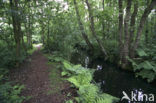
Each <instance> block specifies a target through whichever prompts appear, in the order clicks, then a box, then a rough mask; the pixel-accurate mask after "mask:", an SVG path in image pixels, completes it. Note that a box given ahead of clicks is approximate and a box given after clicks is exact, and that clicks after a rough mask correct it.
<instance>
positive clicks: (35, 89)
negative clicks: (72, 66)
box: [10, 50, 69, 103]
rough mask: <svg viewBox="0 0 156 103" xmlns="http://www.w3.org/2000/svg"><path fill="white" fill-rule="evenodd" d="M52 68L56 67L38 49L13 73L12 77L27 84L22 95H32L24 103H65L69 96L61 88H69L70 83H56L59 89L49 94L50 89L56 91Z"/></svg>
mask: <svg viewBox="0 0 156 103" xmlns="http://www.w3.org/2000/svg"><path fill="white" fill-rule="evenodd" d="M51 69H56V68H52V67H51V66H50V65H48V59H47V58H46V57H45V56H44V55H43V53H42V52H41V51H40V50H37V51H35V52H34V53H33V54H32V56H31V57H30V58H29V59H28V60H27V61H25V62H24V63H23V64H22V65H21V66H20V68H19V69H18V70H16V71H14V72H13V73H11V75H10V76H11V79H13V80H14V81H16V82H17V83H20V84H24V85H25V89H24V90H23V91H22V94H21V95H23V96H31V99H29V100H28V101H24V102H23V103H64V101H65V100H66V99H67V97H66V96H65V94H62V93H61V90H64V89H65V88H68V86H69V84H68V83H65V84H54V86H58V87H57V88H58V89H59V90H57V91H56V92H55V93H50V94H48V92H50V91H55V87H51V83H53V81H51V80H50V77H49V74H50V71H51ZM56 78H57V77H56ZM53 79H55V78H53ZM54 83H55V82H54ZM62 85H63V86H62Z"/></svg>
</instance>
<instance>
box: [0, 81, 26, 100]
mask: <svg viewBox="0 0 156 103" xmlns="http://www.w3.org/2000/svg"><path fill="white" fill-rule="evenodd" d="M23 88H24V86H23V85H14V86H12V85H11V83H9V82H6V83H4V84H0V101H1V103H22V101H23V100H24V99H25V97H23V96H19V94H20V93H21V90H22V89H23Z"/></svg>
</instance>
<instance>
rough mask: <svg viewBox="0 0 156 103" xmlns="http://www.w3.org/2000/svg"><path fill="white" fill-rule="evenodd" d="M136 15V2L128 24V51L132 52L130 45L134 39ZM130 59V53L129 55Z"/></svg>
mask: <svg viewBox="0 0 156 103" xmlns="http://www.w3.org/2000/svg"><path fill="white" fill-rule="evenodd" d="M137 14H138V2H137V1H136V2H135V4H134V11H133V14H132V16H131V22H130V40H129V51H131V50H132V43H133V39H134V31H135V22H136V16H137ZM130 57H131V53H130Z"/></svg>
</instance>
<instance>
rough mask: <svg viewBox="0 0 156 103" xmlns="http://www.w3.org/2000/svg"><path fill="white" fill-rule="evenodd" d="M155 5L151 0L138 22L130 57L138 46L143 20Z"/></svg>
mask: <svg viewBox="0 0 156 103" xmlns="http://www.w3.org/2000/svg"><path fill="white" fill-rule="evenodd" d="M155 5H156V0H152V1H151V3H150V5H148V6H147V8H146V9H145V11H144V13H143V15H142V17H141V20H140V24H139V27H138V31H137V35H136V39H135V42H134V44H133V49H132V52H131V53H132V54H131V55H132V58H134V56H135V51H136V49H137V48H138V45H139V41H140V38H141V34H142V30H143V27H144V24H145V21H146V19H147V17H148V15H149V14H150V12H151V10H152V9H153V8H154V6H155Z"/></svg>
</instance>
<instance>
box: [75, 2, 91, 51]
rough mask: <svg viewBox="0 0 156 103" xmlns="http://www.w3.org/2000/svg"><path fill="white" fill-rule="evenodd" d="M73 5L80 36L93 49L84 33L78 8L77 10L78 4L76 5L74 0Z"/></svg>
mask: <svg viewBox="0 0 156 103" xmlns="http://www.w3.org/2000/svg"><path fill="white" fill-rule="evenodd" d="M74 6H75V10H76V15H77V20H78V23H79V28H80V30H81V34H82V37H83V39H84V40H85V42H86V43H87V45H88V46H89V48H90V49H93V45H92V44H91V43H90V41H89V39H88V36H87V34H86V33H85V30H84V26H83V24H82V21H81V17H80V14H79V10H78V6H77V2H76V0H74Z"/></svg>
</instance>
